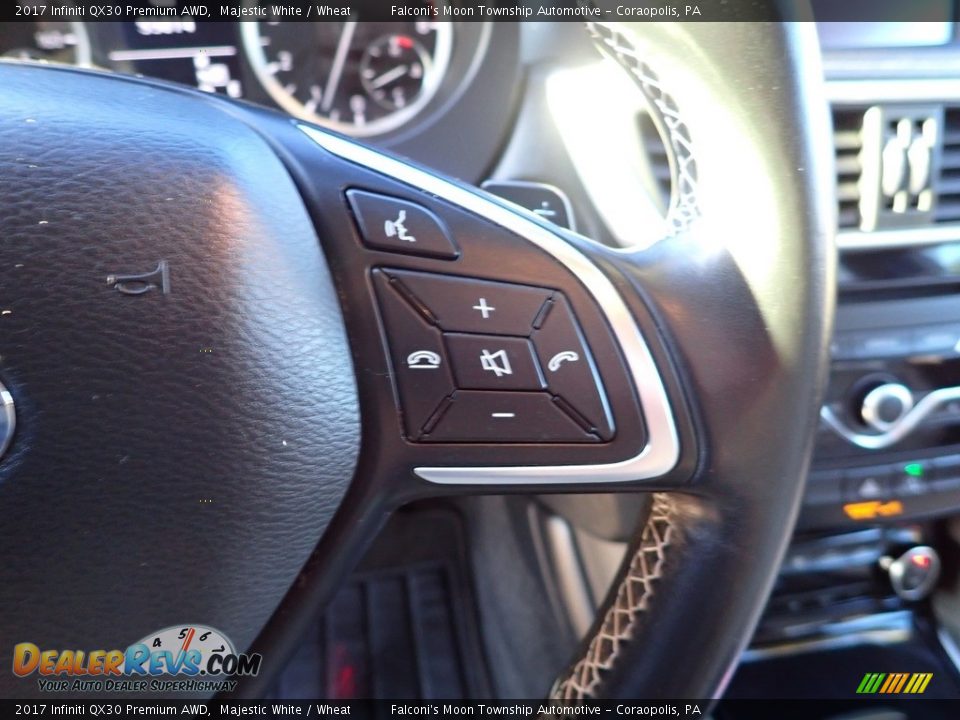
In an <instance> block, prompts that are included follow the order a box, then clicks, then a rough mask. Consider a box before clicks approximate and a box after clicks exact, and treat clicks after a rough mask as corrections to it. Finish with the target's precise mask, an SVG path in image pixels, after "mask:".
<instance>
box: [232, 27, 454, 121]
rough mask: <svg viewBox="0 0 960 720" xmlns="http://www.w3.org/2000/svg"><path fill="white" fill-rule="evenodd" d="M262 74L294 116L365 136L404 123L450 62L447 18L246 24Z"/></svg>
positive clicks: (247, 44)
mask: <svg viewBox="0 0 960 720" xmlns="http://www.w3.org/2000/svg"><path fill="white" fill-rule="evenodd" d="M241 34H242V37H243V45H244V50H245V51H246V54H247V59H248V60H249V61H250V64H251V66H252V67H253V69H254V72H255V73H256V75H257V78H258V79H259V80H260V82H261V83H262V84H263V86H264V88H265V89H266V90H267V92H268V93H269V94H270V96H271V97H272V98H273V100H274V101H275V102H276V103H277V104H278V105H280V107H282V108H283V109H284V110H286V111H287V112H289V113H290V114H291V115H296V116H297V117H300V118H303V119H305V120H310V121H312V122H316V123H318V124H321V125H327V126H328V127H332V128H334V129H336V130H340V131H341V132H345V133H348V134H351V135H358V136H370V135H379V134H382V133H386V132H390V131H391V130H396V129H397V128H399V127H401V126H402V125H403V124H404V123H406V122H407V121H409V120H410V119H411V118H413V117H414V116H415V115H416V114H417V113H418V112H420V111H421V110H422V109H423V108H424V106H425V105H426V104H427V103H428V102H429V101H430V99H431V98H432V97H434V95H435V93H436V91H437V89H438V87H439V86H440V83H441V80H442V79H443V76H444V73H445V72H446V69H447V66H448V64H449V61H450V53H451V48H452V34H453V31H452V26H451V25H450V23H447V22H430V21H416V22H362V21H356V20H350V21H347V22H329V23H328V22H324V23H289V22H244V23H241Z"/></svg>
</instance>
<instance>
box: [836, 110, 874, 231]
mask: <svg viewBox="0 0 960 720" xmlns="http://www.w3.org/2000/svg"><path fill="white" fill-rule="evenodd" d="M864 112H866V108H849V107H843V108H834V110H833V146H834V150H835V152H836V164H837V219H838V225H839V227H840V229H856V228H858V227H859V226H860V188H859V182H860V172H861V171H862V169H863V167H862V164H861V157H860V154H861V150H862V149H863V134H862V132H863V115H864Z"/></svg>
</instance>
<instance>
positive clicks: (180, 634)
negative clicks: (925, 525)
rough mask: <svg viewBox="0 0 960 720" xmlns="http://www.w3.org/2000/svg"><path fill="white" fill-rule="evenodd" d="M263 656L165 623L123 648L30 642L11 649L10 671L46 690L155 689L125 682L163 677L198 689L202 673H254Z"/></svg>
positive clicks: (199, 629)
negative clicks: (32, 679) (54, 647)
mask: <svg viewBox="0 0 960 720" xmlns="http://www.w3.org/2000/svg"><path fill="white" fill-rule="evenodd" d="M262 661H263V656H262V655H260V654H259V653H238V652H237V651H236V649H235V648H234V645H233V643H232V642H231V641H230V638H228V637H227V636H226V635H225V634H224V633H222V632H220V631H219V630H217V629H216V628H212V627H207V626H206V625H174V626H171V627H168V628H164V629H163V630H160V631H158V632H155V633H151V634H149V635H147V636H146V637H144V638H142V639H141V640H139V641H138V642H135V643H133V644H132V645H130V646H128V647H127V648H126V649H124V650H120V649H116V650H42V649H41V648H40V647H38V646H37V645H35V644H34V643H30V642H22V643H18V644H17V645H15V646H14V648H13V674H14V675H16V676H18V677H22V678H26V677H29V676H31V675H36V676H37V677H38V679H39V680H40V682H41V689H45V690H68V689H69V690H78V689H80V690H85V689H90V690H114V689H115V690H125V691H129V690H156V689H158V687H157V686H156V683H152V684H150V686H149V687H148V684H147V683H146V682H139V683H136V684H133V685H132V684H131V683H130V682H127V681H129V680H133V679H140V680H148V679H152V678H161V677H163V678H171V677H174V678H180V679H181V680H183V679H188V680H196V681H198V682H197V683H189V685H190V686H189V687H187V686H184V687H180V686H181V685H183V683H182V682H181V683H179V684H178V685H177V686H176V688H171V689H202V688H201V687H200V686H199V680H200V678H210V679H212V680H216V681H218V682H220V681H223V680H224V679H226V678H228V677H232V676H236V675H241V676H243V675H247V676H253V675H257V674H258V673H259V672H260V665H261V663H262ZM70 680H74V681H79V680H83V681H85V682H84V683H83V685H82V686H77V685H76V683H70V682H69V681H70ZM88 685H89V686H90V687H87V686H88ZM194 686H196V687H194Z"/></svg>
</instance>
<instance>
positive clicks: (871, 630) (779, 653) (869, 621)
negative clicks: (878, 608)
mask: <svg viewBox="0 0 960 720" xmlns="http://www.w3.org/2000/svg"><path fill="white" fill-rule="evenodd" d="M912 617H913V616H912V614H911V613H910V612H909V611H907V610H899V611H896V612H890V613H881V614H879V615H867V616H865V617H862V618H856V619H854V620H846V621H842V622H838V623H832V624H827V625H824V626H823V627H824V632H825V633H827V636H826V637H813V638H810V639H807V640H789V641H786V642H782V643H777V644H775V645H769V646H765V647H756V648H749V649H747V650H745V651H744V652H743V654H742V655H741V656H740V660H741V662H756V661H758V660H767V659H770V658H777V657H786V656H790V655H801V654H803V653H810V652H817V651H821V650H836V649H839V648H846V647H855V646H857V645H863V644H865V643H871V644H874V645H896V644H898V643H901V642H905V641H907V640H909V639H910V638H911V637H912V635H913V632H912V622H913V620H912Z"/></svg>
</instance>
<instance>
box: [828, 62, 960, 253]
mask: <svg viewBox="0 0 960 720" xmlns="http://www.w3.org/2000/svg"><path fill="white" fill-rule="evenodd" d="M826 93H827V99H828V100H829V101H830V103H831V105H834V106H838V107H843V106H844V105H874V104H877V103H884V102H889V103H904V102H911V103H912V102H922V103H931V102H932V103H950V102H960V80H958V79H955V78H903V79H855V80H854V79H848V80H836V79H835V80H827V82H826ZM955 241H960V223H938V224H936V225H927V226H920V227H916V228H897V229H893V230H877V231H872V232H863V231H861V230H841V231H839V232H838V233H837V240H836V242H837V247H838V248H839V249H840V250H848V251H857V250H877V249H881V248H897V247H915V246H921V245H936V244H938V243H946V242H955Z"/></svg>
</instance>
